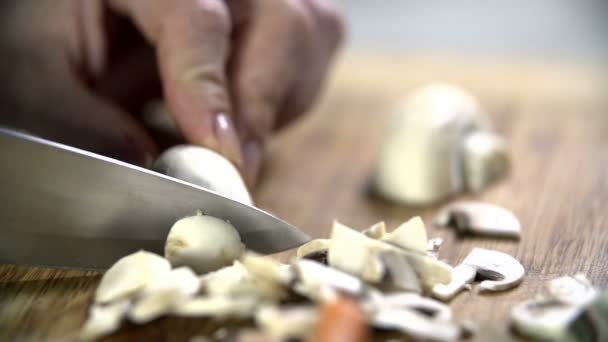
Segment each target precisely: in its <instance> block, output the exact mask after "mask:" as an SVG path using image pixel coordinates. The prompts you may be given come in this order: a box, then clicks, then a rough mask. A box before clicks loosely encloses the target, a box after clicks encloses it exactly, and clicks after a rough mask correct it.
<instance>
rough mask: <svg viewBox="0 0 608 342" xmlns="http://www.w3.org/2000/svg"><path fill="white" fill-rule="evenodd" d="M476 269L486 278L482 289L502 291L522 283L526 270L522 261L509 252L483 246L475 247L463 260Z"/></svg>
mask: <svg viewBox="0 0 608 342" xmlns="http://www.w3.org/2000/svg"><path fill="white" fill-rule="evenodd" d="M462 264H463V265H467V266H471V267H474V268H475V269H476V275H477V277H479V278H483V279H490V280H484V281H482V282H481V283H480V284H479V289H480V290H481V291H502V290H507V289H510V288H512V287H514V286H517V285H519V283H521V281H522V279H523V277H524V274H525V270H524V267H523V266H522V265H521V263H520V262H519V261H518V260H517V259H515V258H514V257H512V256H510V255H509V254H506V253H503V252H498V251H493V250H489V249H483V248H473V250H472V251H471V253H469V255H467V257H466V258H465V259H464V261H463V262H462Z"/></svg>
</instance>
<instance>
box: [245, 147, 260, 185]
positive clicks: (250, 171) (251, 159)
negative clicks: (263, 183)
mask: <svg viewBox="0 0 608 342" xmlns="http://www.w3.org/2000/svg"><path fill="white" fill-rule="evenodd" d="M262 157H263V150H262V145H261V144H260V143H259V142H258V141H257V140H250V141H248V142H246V143H245V144H244V145H243V176H244V177H245V183H247V185H248V186H249V188H250V189H251V188H252V187H253V186H254V185H255V183H256V182H257V180H258V174H259V172H260V168H261V167H262V159H263V158H262Z"/></svg>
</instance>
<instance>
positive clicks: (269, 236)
mask: <svg viewBox="0 0 608 342" xmlns="http://www.w3.org/2000/svg"><path fill="white" fill-rule="evenodd" d="M0 157H1V158H2V162H1V164H0V263H12V264H31V265H41V266H51V267H69V268H72V267H75V268H84V269H89V268H90V269H104V268H107V267H109V266H110V265H112V264H113V263H114V262H115V261H116V260H118V259H119V258H120V257H122V256H125V255H127V254H129V253H132V252H135V251H137V250H140V249H145V250H148V251H152V252H156V253H159V254H161V255H162V253H163V248H164V242H165V239H166V237H167V233H168V231H169V229H170V227H171V226H172V224H173V223H174V222H175V221H176V220H178V219H180V218H182V217H184V216H188V215H193V214H194V213H195V212H196V211H197V210H202V211H203V212H204V213H205V214H207V215H212V216H216V217H219V218H222V219H225V220H227V221H229V222H231V223H232V224H233V225H234V226H235V228H236V229H237V230H238V232H239V234H240V236H241V239H242V240H243V242H244V244H245V245H246V246H247V247H248V248H249V249H251V250H254V251H256V252H259V253H263V254H267V253H275V252H279V251H282V250H286V249H289V248H292V247H295V246H298V245H300V244H302V243H305V242H306V241H308V240H309V239H310V238H309V237H308V236H307V235H306V234H305V233H304V232H302V231H301V230H299V229H297V228H296V227H294V226H292V225H290V224H289V223H287V222H285V221H283V220H281V219H279V218H277V217H275V216H273V215H271V214H269V213H267V212H265V211H263V210H260V209H258V208H255V207H253V206H248V205H245V204H242V203H240V202H237V201H234V200H232V199H229V198H227V197H224V196H222V195H220V194H218V193H216V192H213V191H210V190H207V189H204V188H201V187H198V186H196V185H193V184H190V183H187V182H184V181H181V180H178V179H175V178H171V177H168V176H165V175H162V174H159V173H156V172H153V171H150V170H147V169H145V168H141V167H137V166H134V165H131V164H128V163H124V162H121V161H117V160H114V159H111V158H107V157H104V156H101V155H97V154H95V153H91V152H87V151H84V150H80V149H77V148H74V147H70V146H67V145H62V144H59V143H56V142H52V141H49V140H45V139H41V138H38V137H34V136H31V135H28V134H25V133H21V132H15V131H12V130H10V129H5V128H2V127H0Z"/></svg>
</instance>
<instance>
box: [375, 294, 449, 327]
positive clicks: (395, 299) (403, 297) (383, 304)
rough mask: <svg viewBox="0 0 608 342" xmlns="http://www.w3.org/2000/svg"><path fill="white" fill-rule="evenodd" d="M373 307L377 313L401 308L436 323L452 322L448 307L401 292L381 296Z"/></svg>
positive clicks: (417, 295)
mask: <svg viewBox="0 0 608 342" xmlns="http://www.w3.org/2000/svg"><path fill="white" fill-rule="evenodd" d="M374 306H375V309H376V310H377V311H382V310H385V309H400V308H403V309H410V310H415V311H418V312H419V313H422V314H425V315H427V316H428V317H429V318H431V319H433V320H437V321H443V322H450V321H451V320H452V310H451V309H450V307H449V306H447V305H445V304H443V303H441V302H438V301H436V300H433V299H431V298H428V297H423V296H421V295H419V294H417V293H410V292H402V293H393V294H387V295H383V296H380V297H379V298H377V299H375V300H374Z"/></svg>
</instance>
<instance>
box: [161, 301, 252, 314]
mask: <svg viewBox="0 0 608 342" xmlns="http://www.w3.org/2000/svg"><path fill="white" fill-rule="evenodd" d="M257 304H258V301H257V300H256V299H255V298H252V297H227V296H211V297H194V298H190V299H189V300H187V301H185V302H183V303H181V304H180V305H179V306H176V307H175V308H174V309H173V311H172V313H173V314H174V315H177V316H182V317H214V318H228V317H233V318H250V317H253V314H254V312H255V310H256V306H257Z"/></svg>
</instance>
